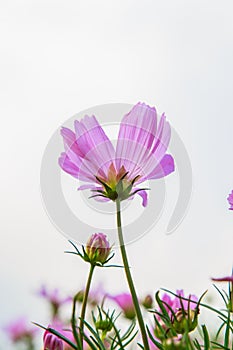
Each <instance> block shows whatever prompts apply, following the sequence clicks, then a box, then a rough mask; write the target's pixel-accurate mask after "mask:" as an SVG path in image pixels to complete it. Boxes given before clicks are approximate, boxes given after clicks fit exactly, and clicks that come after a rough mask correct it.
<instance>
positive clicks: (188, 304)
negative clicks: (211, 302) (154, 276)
mask: <svg viewBox="0 0 233 350" xmlns="http://www.w3.org/2000/svg"><path fill="white" fill-rule="evenodd" d="M176 294H177V295H179V296H180V297H181V298H179V297H178V296H177V297H174V298H172V297H171V296H170V295H169V294H167V293H164V294H163V296H162V298H161V300H162V301H163V302H164V307H165V308H166V310H167V313H168V314H169V316H172V312H171V310H170V309H169V307H168V306H166V304H168V305H169V306H170V308H171V309H172V310H173V311H174V313H176V312H177V311H178V310H180V309H183V308H184V310H188V309H190V310H194V309H195V308H196V306H197V304H196V303H197V302H198V298H197V297H196V295H193V294H190V295H189V296H188V297H185V296H184V291H183V290H182V289H181V290H177V291H176ZM182 298H186V299H189V301H188V300H183V299H182Z"/></svg>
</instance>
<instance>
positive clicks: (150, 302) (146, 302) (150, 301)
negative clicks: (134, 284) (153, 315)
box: [142, 294, 153, 309]
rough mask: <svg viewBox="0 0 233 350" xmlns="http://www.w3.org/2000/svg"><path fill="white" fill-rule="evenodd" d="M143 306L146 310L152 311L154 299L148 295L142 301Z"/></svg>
mask: <svg viewBox="0 0 233 350" xmlns="http://www.w3.org/2000/svg"><path fill="white" fill-rule="evenodd" d="M142 305H143V306H144V307H145V308H146V309H151V308H152V306H153V299H152V296H151V295H149V294H148V295H147V296H146V297H145V298H144V300H142Z"/></svg>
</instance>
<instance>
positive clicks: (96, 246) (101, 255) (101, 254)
mask: <svg viewBox="0 0 233 350" xmlns="http://www.w3.org/2000/svg"><path fill="white" fill-rule="evenodd" d="M110 251H111V247H110V244H109V242H108V240H107V236H106V235H104V234H103V233H94V234H93V235H92V236H91V237H90V238H89V240H88V241H87V245H86V254H87V257H88V259H89V261H90V262H93V263H95V262H99V263H101V264H104V263H105V262H106V260H107V258H108V256H109V254H110Z"/></svg>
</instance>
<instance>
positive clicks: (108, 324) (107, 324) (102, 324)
mask: <svg viewBox="0 0 233 350" xmlns="http://www.w3.org/2000/svg"><path fill="white" fill-rule="evenodd" d="M95 327H96V329H100V330H101V331H103V332H105V333H107V332H110V331H111V330H112V321H111V320H98V321H96V322H95Z"/></svg>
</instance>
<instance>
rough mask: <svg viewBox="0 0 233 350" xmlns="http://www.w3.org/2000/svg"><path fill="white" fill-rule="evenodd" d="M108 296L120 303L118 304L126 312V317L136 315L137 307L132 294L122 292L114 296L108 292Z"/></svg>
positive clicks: (131, 317) (130, 317)
mask: <svg viewBox="0 0 233 350" xmlns="http://www.w3.org/2000/svg"><path fill="white" fill-rule="evenodd" d="M107 297H108V298H109V299H111V300H114V301H115V302H116V303H117V304H118V306H119V307H120V308H121V309H122V311H123V312H124V315H125V317H126V318H129V319H133V318H134V317H135V315H136V314H135V308H134V305H133V299H132V296H131V294H129V293H122V294H117V295H114V296H112V295H110V294H108V295H107Z"/></svg>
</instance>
